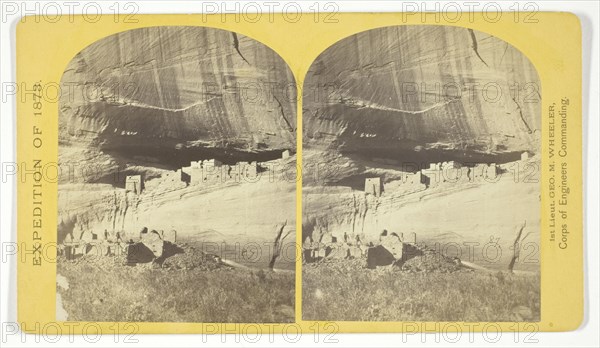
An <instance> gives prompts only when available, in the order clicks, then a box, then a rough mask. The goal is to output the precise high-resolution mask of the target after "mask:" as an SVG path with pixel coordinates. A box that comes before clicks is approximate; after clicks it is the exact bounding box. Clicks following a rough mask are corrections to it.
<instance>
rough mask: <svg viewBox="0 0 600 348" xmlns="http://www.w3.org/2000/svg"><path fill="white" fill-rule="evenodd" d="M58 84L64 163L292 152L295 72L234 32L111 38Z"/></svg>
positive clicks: (161, 31) (163, 30)
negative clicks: (61, 90)
mask: <svg viewBox="0 0 600 348" xmlns="http://www.w3.org/2000/svg"><path fill="white" fill-rule="evenodd" d="M62 84H63V85H64V86H68V88H65V89H64V93H63V94H62V96H61V100H60V113H59V115H60V116H59V118H60V122H59V124H60V131H59V140H60V142H61V144H63V145H64V146H63V147H61V151H60V156H61V161H63V162H65V161H89V160H90V159H89V157H90V156H86V155H84V154H83V152H82V151H69V150H68V148H69V146H74V147H83V148H88V149H90V151H93V152H96V150H102V152H103V153H108V154H109V156H108V157H106V156H104V157H102V156H101V160H102V161H103V162H104V161H110V160H111V159H112V160H114V159H115V157H119V156H125V157H127V158H129V159H131V158H132V157H134V156H138V157H139V156H142V157H153V156H154V157H155V158H154V160H155V161H156V162H163V161H162V160H163V158H173V156H176V155H177V152H176V151H175V150H176V149H177V150H181V149H184V150H185V149H188V150H189V149H196V150H198V149H200V150H201V149H211V150H210V151H209V152H208V153H206V154H204V155H203V153H202V152H201V151H199V152H198V153H196V154H194V155H191V156H187V157H191V158H194V157H195V158H202V157H207V158H211V157H217V156H218V155H219V154H222V153H223V150H230V151H231V152H233V153H242V154H243V153H245V152H248V153H268V152H269V151H274V150H278V151H279V150H283V149H294V148H295V141H296V140H295V139H296V135H295V128H296V98H295V87H294V78H293V75H292V73H291V71H290V70H289V68H288V67H287V65H286V64H285V62H284V61H283V60H282V59H281V57H279V56H278V55H277V54H276V53H275V52H274V51H272V50H271V49H270V48H268V47H267V46H265V45H263V44H261V43H259V42H257V41H255V40H253V39H250V38H248V37H245V36H243V35H240V34H236V33H233V32H229V31H225V30H219V29H211V28H202V27H150V28H142V29H136V30H131V31H126V32H122V33H119V34H115V35H112V36H109V37H107V38H104V39H102V40H99V41H97V42H95V43H93V44H91V45H90V46H88V47H86V48H85V49H83V50H82V51H81V52H80V53H79V54H78V55H77V56H75V57H74V58H73V60H72V61H71V62H70V63H69V65H68V66H67V67H66V69H65V73H64V75H63V78H62ZM112 152H114V153H112ZM279 152H280V151H279ZM96 155H98V156H100V154H98V153H94V156H96ZM188 155H189V154H188ZM94 156H92V157H94ZM184 157H185V156H184ZM188 159H189V158H185V159H183V160H182V161H181V162H182V163H185V162H187V160H188ZM237 159H239V156H238V158H237ZM258 159H260V158H258ZM180 164H181V163H180Z"/></svg>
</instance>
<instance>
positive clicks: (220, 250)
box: [56, 26, 297, 323]
mask: <svg viewBox="0 0 600 348" xmlns="http://www.w3.org/2000/svg"><path fill="white" fill-rule="evenodd" d="M61 85H62V86H65V87H64V88H63V90H64V92H63V93H62V95H61V98H60V104H59V130H58V142H59V146H58V161H59V166H60V169H61V173H60V174H61V175H60V180H59V183H58V217H57V220H58V221H57V224H58V226H57V231H58V235H57V242H58V250H59V258H58V262H57V279H56V280H57V293H56V294H57V299H56V300H57V306H56V318H57V320H63V321H67V320H68V321H117V322H191V323H195V322H219V323H229V322H234V323H272V322H277V323H280V322H293V321H294V320H295V318H294V302H295V301H294V296H295V275H294V272H295V271H294V270H295V257H296V248H295V245H296V244H295V238H296V231H295V229H296V227H295V221H296V218H295V216H296V203H295V200H296V180H295V177H294V174H295V170H296V105H297V101H296V99H297V98H296V90H295V81H294V77H293V75H292V72H291V71H290V69H289V68H288V66H287V65H286V63H285V62H284V60H283V59H282V58H281V57H280V56H279V55H278V54H277V53H275V52H274V51H273V50H271V49H270V48H268V47H267V46H265V45H264V44H262V43H260V42H258V41H256V40H254V39H252V38H250V37H247V36H244V35H241V34H237V33H235V32H231V31H226V30H220V29H213V28H205V27H185V26H164V27H147V28H140V29H134V30H129V31H124V32H119V33H117V34H114V35H111V36H108V37H103V38H99V39H98V40H97V41H95V42H93V43H90V45H89V46H87V47H82V49H81V51H80V52H79V53H78V54H77V55H76V56H75V57H73V59H72V60H71V62H70V63H69V64H68V66H67V67H66V68H65V70H64V74H63V76H62V80H61ZM290 173H292V174H290Z"/></svg>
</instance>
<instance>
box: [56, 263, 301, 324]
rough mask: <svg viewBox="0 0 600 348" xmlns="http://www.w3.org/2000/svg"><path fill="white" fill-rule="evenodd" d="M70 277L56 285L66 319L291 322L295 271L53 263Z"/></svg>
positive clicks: (292, 317) (59, 270)
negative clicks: (61, 285) (65, 284)
mask: <svg viewBox="0 0 600 348" xmlns="http://www.w3.org/2000/svg"><path fill="white" fill-rule="evenodd" d="M58 273H59V274H61V275H63V276H65V277H67V279H68V280H69V289H68V290H62V289H60V290H58V291H60V293H61V295H62V300H63V306H64V308H65V309H66V311H67V313H69V318H68V320H83V321H122V322H143V321H155V322H196V323H198V322H239V323H267V322H293V320H294V275H293V274H282V273H272V272H262V271H258V272H257V271H248V270H240V269H228V268H222V269H217V270H213V271H204V270H189V271H184V270H176V271H174V270H164V269H151V268H148V267H145V266H136V267H127V266H123V267H119V268H114V269H111V270H110V271H107V270H105V269H102V268H100V267H97V266H95V265H92V264H73V263H69V262H64V263H61V262H59V264H58Z"/></svg>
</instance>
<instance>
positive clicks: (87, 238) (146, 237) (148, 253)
mask: <svg viewBox="0 0 600 348" xmlns="http://www.w3.org/2000/svg"><path fill="white" fill-rule="evenodd" d="M176 242H177V231H175V230H170V231H167V232H164V231H160V232H158V231H156V230H151V231H148V229H147V228H144V229H142V231H141V232H140V233H139V236H138V238H137V241H134V240H133V238H129V239H128V238H125V232H123V231H120V232H116V233H115V232H108V231H107V230H105V231H104V233H102V234H97V233H94V232H92V231H83V232H81V234H80V236H78V237H75V236H74V235H73V232H72V233H69V234H67V236H66V237H65V239H64V240H63V241H62V243H61V244H60V245H59V248H58V249H59V254H62V255H64V256H65V257H66V259H67V260H73V259H75V258H78V257H82V256H86V255H89V256H94V257H100V258H104V257H112V256H121V255H125V256H126V257H127V262H128V263H129V264H136V263H148V262H152V261H154V260H157V259H162V258H165V257H167V256H168V255H171V254H172V253H173V250H174V249H177V247H176V244H175V243H176ZM165 253H166V254H165Z"/></svg>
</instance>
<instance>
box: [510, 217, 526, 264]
mask: <svg viewBox="0 0 600 348" xmlns="http://www.w3.org/2000/svg"><path fill="white" fill-rule="evenodd" d="M525 225H527V221H523V224H522V225H521V227H520V228H519V231H518V232H517V237H516V238H515V241H514V243H513V257H512V259H511V260H510V263H509V264H508V271H509V272H510V273H513V268H514V267H515V262H517V259H518V258H519V254H520V252H521V246H520V245H519V244H520V241H521V235H522V234H523V230H524V229H525Z"/></svg>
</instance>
